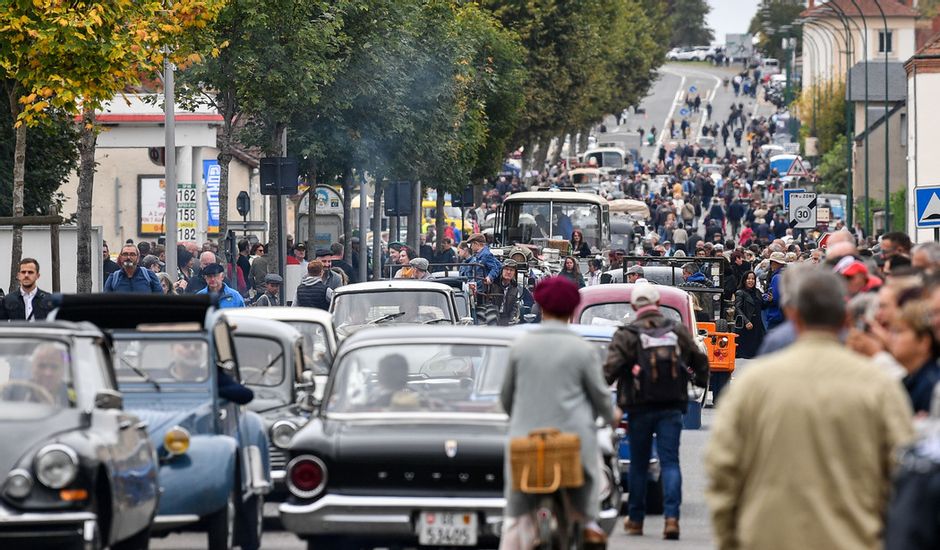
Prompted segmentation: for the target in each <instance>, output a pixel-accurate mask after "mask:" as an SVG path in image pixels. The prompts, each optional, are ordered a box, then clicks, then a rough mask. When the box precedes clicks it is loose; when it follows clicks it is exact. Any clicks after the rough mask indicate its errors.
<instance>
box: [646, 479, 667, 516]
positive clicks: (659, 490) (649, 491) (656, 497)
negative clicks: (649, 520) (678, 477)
mask: <svg viewBox="0 0 940 550" xmlns="http://www.w3.org/2000/svg"><path fill="white" fill-rule="evenodd" d="M646 513H647V514H650V515H655V516H658V515H659V514H662V513H663V476H659V479H657V480H656V481H650V482H648V483H647V485H646Z"/></svg>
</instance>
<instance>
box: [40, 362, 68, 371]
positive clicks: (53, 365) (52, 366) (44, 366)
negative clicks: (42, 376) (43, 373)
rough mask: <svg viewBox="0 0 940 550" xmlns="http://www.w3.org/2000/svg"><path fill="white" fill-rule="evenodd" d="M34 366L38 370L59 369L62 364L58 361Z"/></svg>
mask: <svg viewBox="0 0 940 550" xmlns="http://www.w3.org/2000/svg"><path fill="white" fill-rule="evenodd" d="M36 368H37V369H40V370H59V369H60V368H62V365H60V364H58V363H39V364H38V365H36Z"/></svg>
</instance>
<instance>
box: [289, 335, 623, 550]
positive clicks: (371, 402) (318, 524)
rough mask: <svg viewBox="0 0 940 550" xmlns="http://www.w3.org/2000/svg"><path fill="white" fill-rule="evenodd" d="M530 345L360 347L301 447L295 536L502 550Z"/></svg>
mask: <svg viewBox="0 0 940 550" xmlns="http://www.w3.org/2000/svg"><path fill="white" fill-rule="evenodd" d="M518 334H519V333H518V332H517V331H513V330H510V331H507V330H500V329H496V328H485V327H389V328H386V329H381V330H380V329H373V330H363V331H361V332H358V333H356V334H355V335H353V336H351V337H349V338H348V339H347V340H346V341H345V342H344V344H343V346H342V347H341V349H340V352H339V355H338V356H337V358H336V361H335V362H334V366H333V370H332V372H331V373H330V379H329V381H328V382H327V387H326V390H325V394H324V399H323V403H322V405H321V407H320V408H319V410H318V412H317V414H316V415H315V416H314V417H313V418H311V420H310V422H308V423H307V425H306V426H304V427H303V428H301V430H300V431H299V432H297V434H296V435H295V436H294V438H293V440H292V441H291V443H290V446H289V449H288V452H289V459H290V462H289V463H288V467H287V486H288V489H289V490H290V492H291V497H290V499H289V500H288V502H286V503H284V504H282V505H281V508H280V509H281V522H282V523H283V525H284V527H285V528H286V529H287V530H289V531H292V532H294V533H296V534H297V535H298V536H300V537H301V538H305V539H307V541H308V544H309V547H310V548H311V549H317V550H320V549H324V548H326V549H330V548H342V549H351V548H361V547H363V546H365V547H368V548H371V547H372V546H375V545H376V544H379V543H382V544H387V543H401V544H406V545H407V544H412V545H413V544H420V545H422V546H448V547H475V546H477V545H481V546H483V547H490V546H486V545H494V544H495V543H496V541H497V539H498V537H499V534H500V531H501V528H502V515H503V507H504V505H505V499H504V497H503V454H504V449H505V446H506V443H507V442H506V427H507V417H506V414H505V413H504V412H503V411H502V408H501V406H500V404H499V393H500V390H501V388H502V384H503V379H504V377H505V372H506V365H507V362H508V355H509V347H510V345H511V344H512V342H513V340H514V339H515V338H516V336H518ZM606 437H607V439H608V445H607V448H608V457H607V458H606V460H605V464H606V467H605V473H606V479H605V481H606V483H605V484H604V485H605V487H604V490H603V492H602V493H601V495H600V497H601V499H602V512H601V516H602V518H601V524H602V526H603V527H605V529H607V530H608V531H611V530H612V529H613V527H614V524H615V523H616V518H617V515H618V512H619V508H620V497H619V491H614V489H615V487H616V484H617V483H618V481H619V480H618V478H617V474H618V472H616V471H614V470H615V468H616V467H615V466H611V465H612V464H615V463H616V459H615V458H614V457H613V456H611V454H612V453H613V451H612V450H611V449H612V448H611V445H609V442H610V435H609V432H607V435H606ZM602 448H603V446H602Z"/></svg>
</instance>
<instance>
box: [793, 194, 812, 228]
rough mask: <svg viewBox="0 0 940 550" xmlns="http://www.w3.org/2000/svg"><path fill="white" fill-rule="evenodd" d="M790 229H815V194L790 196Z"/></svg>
mask: <svg viewBox="0 0 940 550" xmlns="http://www.w3.org/2000/svg"><path fill="white" fill-rule="evenodd" d="M790 227H792V228H794V229H813V228H815V227H816V193H792V194H791V195H790Z"/></svg>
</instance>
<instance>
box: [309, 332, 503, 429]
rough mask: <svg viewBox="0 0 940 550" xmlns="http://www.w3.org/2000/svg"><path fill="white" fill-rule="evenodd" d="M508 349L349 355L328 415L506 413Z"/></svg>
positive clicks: (376, 349) (438, 348)
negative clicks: (504, 393) (503, 393)
mask: <svg viewBox="0 0 940 550" xmlns="http://www.w3.org/2000/svg"><path fill="white" fill-rule="evenodd" d="M508 360H509V348H508V347H507V346H495V345H478V344H444V343H440V344H437V343H435V344H401V345H395V346H372V347H366V348H361V349H357V350H354V351H351V352H349V353H348V354H346V355H345V356H343V358H342V359H341V360H340V363H339V364H338V365H337V366H336V369H337V370H336V372H335V373H334V376H335V379H334V383H333V386H332V391H331V392H330V395H329V398H328V399H326V400H325V406H324V407H325V409H324V411H325V412H326V413H327V414H330V413H362V412H369V413H371V412H382V411H402V412H428V413H432V414H433V413H437V412H477V413H501V412H502V406H501V405H500V403H499V393H500V390H501V389H502V386H503V378H504V377H505V374H506V365H507V363H508Z"/></svg>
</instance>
